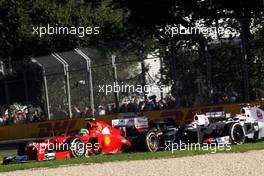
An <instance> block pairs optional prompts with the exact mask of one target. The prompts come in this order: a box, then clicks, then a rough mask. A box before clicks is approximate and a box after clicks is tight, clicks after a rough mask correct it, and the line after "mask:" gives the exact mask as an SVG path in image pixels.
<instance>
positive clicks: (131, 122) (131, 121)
mask: <svg viewBox="0 0 264 176" xmlns="http://www.w3.org/2000/svg"><path fill="white" fill-rule="evenodd" d="M128 126H135V127H136V128H148V127H149V126H148V118H147V117H145V116H141V117H134V118H126V119H114V120H112V127H114V128H118V127H128Z"/></svg>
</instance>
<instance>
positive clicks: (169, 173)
mask: <svg viewBox="0 0 264 176" xmlns="http://www.w3.org/2000/svg"><path fill="white" fill-rule="evenodd" d="M263 174H264V150H262V151H251V152H247V153H230V154H208V155H200V156H193V157H183V158H171V159H159V160H140V161H122V162H111V163H103V164H89V165H78V166H76V165H75V166H63V167H59V168H52V169H48V168H43V169H33V170H22V171H14V172H8V173H2V175H4V176H13V175H14V176H15V175H19V176H28V175H38V176H41V175H43V176H44V175H51V176H58V175H63V176H68V175H69V176H72V175H74V176H75V175H76V176H77V175H80V176H84V175H91V176H108V175H109V176H110V175H113V176H126V175H129V176H133V175H134V176H137V175H140V176H161V175H163V176H175V175H181V176H182V175H190V176H198V175H199V176H200V175H202V176H207V175H208V176H211V175H224V176H229V175H230V176H231V175H232V176H235V175H239V176H241V175H244V176H247V175H252V176H255V175H263ZM0 175H1V174H0Z"/></svg>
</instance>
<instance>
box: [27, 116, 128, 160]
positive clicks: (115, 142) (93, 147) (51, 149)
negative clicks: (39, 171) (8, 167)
mask: <svg viewBox="0 0 264 176" xmlns="http://www.w3.org/2000/svg"><path fill="white" fill-rule="evenodd" d="M87 130H88V132H87V134H86V135H77V134H76V135H64V136H62V137H57V138H52V139H47V140H45V141H43V142H41V143H33V144H30V145H28V146H27V147H26V152H27V157H28V160H51V159H56V160H61V159H67V158H74V157H80V156H76V155H74V154H73V152H72V151H71V150H61V148H62V146H63V145H64V144H68V143H67V142H68V141H71V140H73V139H75V140H78V141H82V142H83V144H84V145H85V147H86V148H85V154H84V156H90V155H92V154H93V153H97V154H99V153H101V154H117V153H120V152H121V151H122V149H123V148H125V147H130V146H131V143H130V141H128V140H127V139H125V138H124V137H123V136H122V132H120V131H119V130H117V129H115V128H113V127H112V126H110V125H108V124H107V123H105V122H103V121H97V122H96V121H89V122H87Z"/></svg>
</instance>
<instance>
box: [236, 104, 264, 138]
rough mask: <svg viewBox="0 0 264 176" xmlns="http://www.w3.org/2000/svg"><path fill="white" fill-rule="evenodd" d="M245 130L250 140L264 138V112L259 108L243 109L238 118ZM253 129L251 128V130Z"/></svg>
mask: <svg viewBox="0 0 264 176" xmlns="http://www.w3.org/2000/svg"><path fill="white" fill-rule="evenodd" d="M236 118H238V119H239V121H240V123H241V125H242V126H243V127H244V129H245V133H246V136H247V137H248V138H249V139H253V138H254V134H255V139H262V138H264V111H263V110H262V109H260V108H259V107H257V106H253V107H243V108H241V110H240V114H239V115H237V116H236ZM250 127H251V128H250Z"/></svg>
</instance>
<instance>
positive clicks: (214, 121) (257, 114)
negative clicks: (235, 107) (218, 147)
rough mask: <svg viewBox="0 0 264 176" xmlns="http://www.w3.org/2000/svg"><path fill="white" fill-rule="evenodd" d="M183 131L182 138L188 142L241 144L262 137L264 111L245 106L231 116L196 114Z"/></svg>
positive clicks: (224, 114) (214, 113) (210, 113)
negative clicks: (238, 112)
mask: <svg viewBox="0 0 264 176" xmlns="http://www.w3.org/2000/svg"><path fill="white" fill-rule="evenodd" d="M183 131H184V132H183V134H184V137H183V139H185V141H188V142H198V143H211V142H222V143H234V144H243V143H244V142H245V141H246V140H260V139H263V138H264V111H263V109H261V108H260V107H256V106H254V107H250V106H247V107H243V108H241V110H240V114H237V115H236V116H235V117H233V118H231V116H230V114H226V113H224V112H209V113H206V114H196V115H195V116H194V120H193V122H192V123H191V124H189V125H187V126H186V127H185V128H184V130H183Z"/></svg>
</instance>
